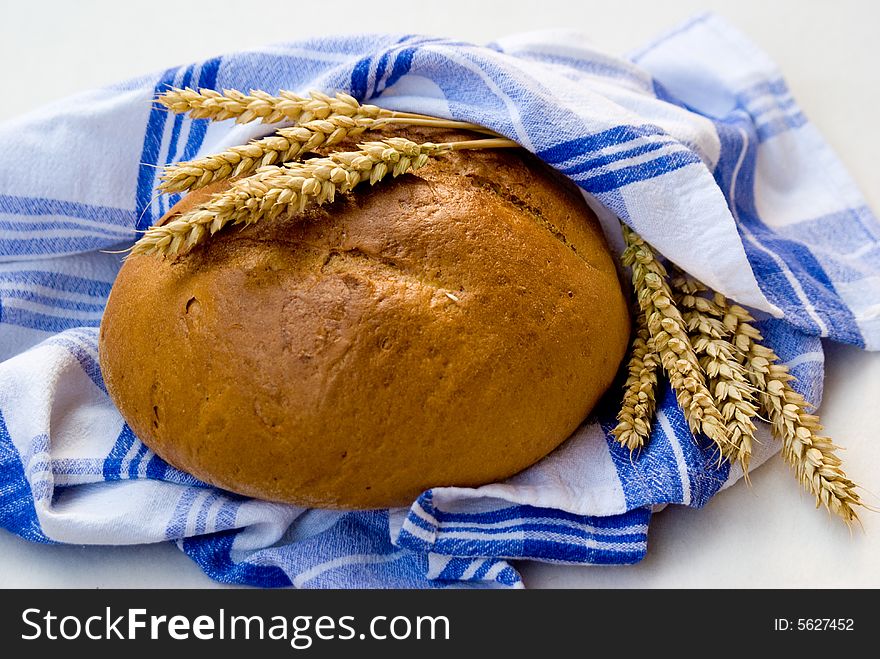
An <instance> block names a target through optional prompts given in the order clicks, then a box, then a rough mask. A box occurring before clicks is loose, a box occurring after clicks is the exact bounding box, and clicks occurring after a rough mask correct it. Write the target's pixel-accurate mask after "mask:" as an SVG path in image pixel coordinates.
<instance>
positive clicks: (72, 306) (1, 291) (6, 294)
mask: <svg viewBox="0 0 880 659" xmlns="http://www.w3.org/2000/svg"><path fill="white" fill-rule="evenodd" d="M0 298H6V299H8V300H13V299H14V300H25V301H27V302H36V303H38V304H42V305H46V306H51V307H55V308H56V309H67V310H70V311H94V312H100V311H103V310H104V304H103V303H102V302H97V303H91V302H79V301H77V300H65V299H63V298H57V297H50V296H48V295H41V294H40V293H34V292H33V291H26V290H20V289H14V288H13V289H6V288H4V287H3V286H2V285H0Z"/></svg>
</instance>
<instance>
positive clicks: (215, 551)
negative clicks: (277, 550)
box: [182, 529, 291, 588]
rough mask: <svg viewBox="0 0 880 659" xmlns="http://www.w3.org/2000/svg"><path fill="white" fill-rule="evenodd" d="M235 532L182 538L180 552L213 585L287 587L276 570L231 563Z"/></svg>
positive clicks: (269, 566)
mask: <svg viewBox="0 0 880 659" xmlns="http://www.w3.org/2000/svg"><path fill="white" fill-rule="evenodd" d="M239 532H240V531H239V530H238V529H235V530H230V531H220V532H217V533H212V534H211V535H205V536H196V537H193V538H185V539H184V540H183V546H182V549H183V551H184V553H185V554H186V555H187V556H189V557H190V558H191V559H192V560H194V561H195V562H196V564H198V566H199V567H200V568H202V570H203V571H204V572H205V574H207V575H208V576H209V577H211V578H212V579H213V580H214V581H219V582H220V583H227V584H247V585H250V586H257V587H259V588H282V587H284V586H290V585H291V581H290V578H289V577H288V576H287V575H286V574H285V573H284V570H282V569H281V568H279V567H276V566H274V565H254V564H253V563H249V562H247V561H242V562H239V563H236V562H235V561H234V560H232V543H233V542H234V541H235V536H236V535H238V534H239Z"/></svg>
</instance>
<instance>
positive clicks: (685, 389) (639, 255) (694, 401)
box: [621, 225, 731, 459]
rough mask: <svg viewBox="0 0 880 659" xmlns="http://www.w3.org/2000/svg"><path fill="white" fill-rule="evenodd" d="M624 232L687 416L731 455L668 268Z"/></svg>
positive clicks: (628, 262) (628, 260)
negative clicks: (668, 278)
mask: <svg viewBox="0 0 880 659" xmlns="http://www.w3.org/2000/svg"><path fill="white" fill-rule="evenodd" d="M623 237H624V240H625V242H626V249H625V250H624V252H623V255H622V256H621V260H622V261H623V264H624V265H625V266H629V267H630V268H631V269H632V281H633V287H634V289H635V291H636V297H637V299H638V302H639V307H640V308H641V310H642V312H643V313H644V314H645V317H646V321H647V326H648V331H649V332H650V335H651V339H652V341H653V342H654V349H655V350H656V351H657V354H658V357H659V360H660V364H661V365H662V366H663V370H664V371H665V372H666V374H667V375H668V376H669V382H670V384H671V385H672V389H673V391H674V392H675V397H676V400H677V401H678V404H679V406H680V407H681V409H682V412H683V413H684V418H685V419H686V420H687V422H688V426H690V429H691V431H692V432H693V433H694V434H697V433H699V432H702V433H704V434H705V435H706V436H707V437H709V439H711V440H712V441H713V442H714V443H715V445H716V447H718V449H719V451H720V455H719V459H720V458H722V457H723V456H726V455H729V453H730V446H731V444H730V440H729V438H728V435H727V429H726V425H725V423H724V419H723V418H722V416H721V412H720V411H719V410H718V408H717V407H716V406H715V402H714V400H713V398H712V395H711V394H710V393H709V390H708V389H707V387H706V379H705V376H704V374H703V372H702V370H701V368H700V364H699V361H698V359H697V355H696V353H695V352H694V347H693V345H691V341H690V338H689V336H688V333H687V327H686V325H685V322H684V319H683V318H682V316H681V313H680V312H679V310H678V307H677V306H676V304H675V301H674V299H673V296H672V291H671V290H670V289H669V285H668V284H667V283H666V276H667V275H666V269H665V268H664V267H663V265H662V264H661V263H660V262H659V261H658V260H657V257H656V255H655V254H654V250H653V249H651V247H650V245H648V244H647V243H646V242H645V241H644V240H642V238H641V237H640V236H639V235H638V234H637V233H635V232H634V231H633V230H631V229H630V228H629V227H627V226H625V225H623Z"/></svg>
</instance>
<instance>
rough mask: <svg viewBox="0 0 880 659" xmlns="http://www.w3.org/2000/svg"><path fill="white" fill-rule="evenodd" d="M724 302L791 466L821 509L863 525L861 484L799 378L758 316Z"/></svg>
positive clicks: (750, 374)
mask: <svg viewBox="0 0 880 659" xmlns="http://www.w3.org/2000/svg"><path fill="white" fill-rule="evenodd" d="M719 298H721V296H716V299H715V302H716V303H719V302H720V304H719V306H720V307H722V309H723V311H724V320H723V322H724V324H725V326H726V327H727V329H728V330H729V331H730V332H731V333H732V335H733V339H734V343H735V344H736V346H737V348H738V349H739V351H740V353H741V355H742V360H743V363H744V366H745V370H746V373H747V375H748V378H749V380H750V381H751V383H752V385H753V386H754V387H755V388H756V389H757V390H758V400H759V402H760V404H761V410H762V411H763V413H764V414H766V415H767V418H768V419H769V421H770V429H771V431H772V433H773V435H774V436H775V437H776V438H777V439H779V440H781V441H782V455H783V457H784V458H785V460H786V462H788V463H789V464H790V465H791V466H792V468H793V469H794V471H795V474H796V476H797V479H798V480H799V481H800V483H801V484H802V485H803V486H804V488H805V489H806V490H807V491H808V492H810V493H812V494H813V496H814V497H815V498H816V507H819V506H820V505H824V506H825V507H826V508H827V509H828V510H830V511H831V512H833V513H835V514H837V515H839V516H840V517H842V518H843V519H844V521H846V522H847V523H850V522H852V521H857V520H858V514H857V513H856V510H855V509H856V508H858V507H860V506H863V505H864V504H863V503H862V501H861V499H860V498H859V495H858V493H857V492H856V485H855V483H853V482H852V481H851V480H850V479H849V478H847V476H846V474H845V473H844V471H843V469H842V468H841V460H840V458H838V457H837V455H836V454H835V453H834V449H835V448H837V447H835V446H834V444H833V443H832V442H831V440H830V439H829V438H828V437H825V436H823V435H821V434H820V433H821V431H822V425H821V424H820V422H819V417H818V416H815V415H813V414H810V413H809V409H810V404H809V403H808V402H807V401H806V400H804V397H803V396H802V395H801V394H799V393H798V392H797V391H795V390H794V389H793V388H792V387H791V384H790V383H791V381H792V380H793V379H794V376H792V375H791V373H789V372H788V367H787V366H786V365H785V364H782V363H780V360H779V356H778V355H777V354H776V353H775V352H774V351H773V350H772V349H771V348H768V347H767V346H765V345H762V344H761V341H763V336H762V335H761V333H760V332H759V331H758V330H757V329H756V328H755V327H754V326H753V325H752V323H753V322H754V318H753V317H752V315H751V314H750V313H749V312H748V311H746V310H745V309H744V308H743V307H741V306H739V305H737V304H728V303H727V302H726V301H723V299H722V300H720V299H719Z"/></svg>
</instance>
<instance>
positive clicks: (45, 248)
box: [0, 234, 126, 257]
mask: <svg viewBox="0 0 880 659" xmlns="http://www.w3.org/2000/svg"><path fill="white" fill-rule="evenodd" d="M125 241H126V238H125V237H123V236H118V237H114V236H107V235H101V236H89V235H81V236H66V237H63V238H36V237H33V236H31V237H27V238H11V237H9V236H8V234H7V237H6V238H0V255H16V256H21V255H24V254H33V255H39V256H41V257H44V256H66V255H68V254H79V253H81V252H92V251H94V250H96V249H106V248H108V247H114V246H115V245H118V244H120V243H122V242H125Z"/></svg>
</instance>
